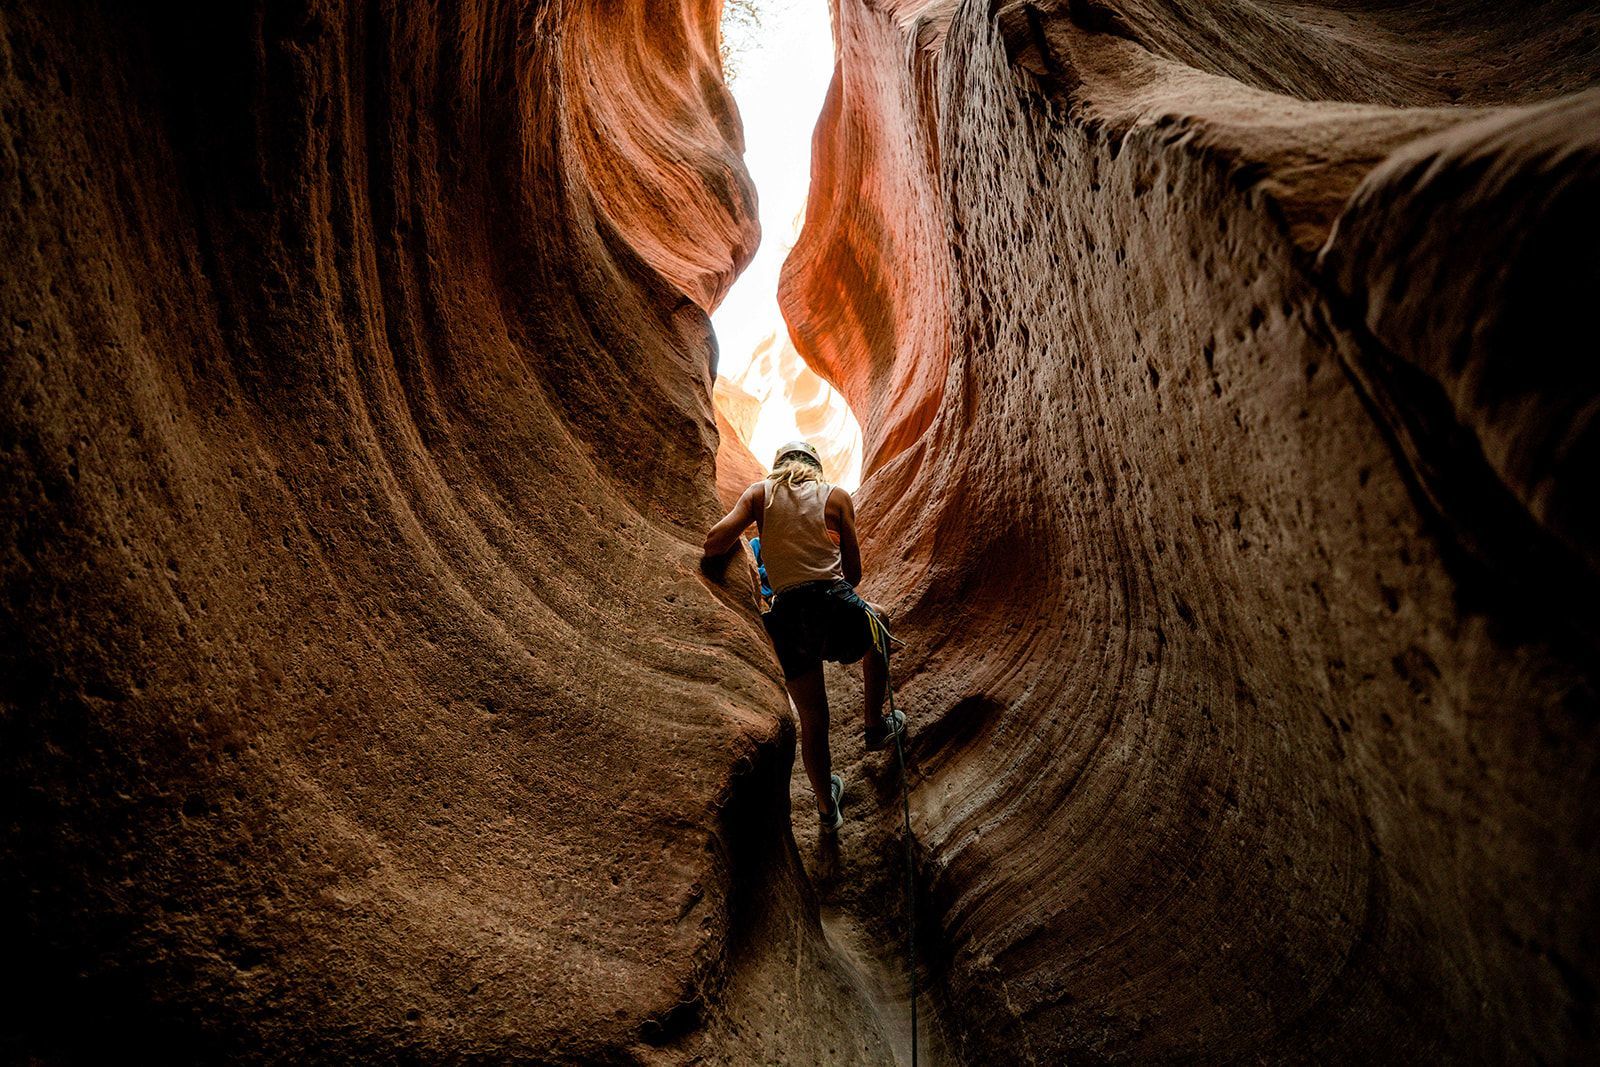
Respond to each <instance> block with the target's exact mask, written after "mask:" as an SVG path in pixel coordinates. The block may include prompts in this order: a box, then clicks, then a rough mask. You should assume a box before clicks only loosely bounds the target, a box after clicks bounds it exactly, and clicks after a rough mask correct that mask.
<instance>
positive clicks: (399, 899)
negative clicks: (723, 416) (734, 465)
mask: <svg viewBox="0 0 1600 1067" xmlns="http://www.w3.org/2000/svg"><path fill="white" fill-rule="evenodd" d="M718 6H719V5H718V4H717V3H716V2H715V0H638V2H632V3H599V4H590V3H564V2H544V3H502V2H495V0H480V2H467V3H462V4H454V5H444V6H443V7H436V6H430V5H404V4H399V5H396V4H365V5H358V4H349V3H344V2H340V0H312V2H307V3H288V4H280V3H271V4H268V3H253V4H223V5H217V4H205V3H177V4H167V5H158V6H157V7H156V8H153V9H145V8H143V7H140V8H138V9H136V8H135V7H134V6H130V5H123V4H115V3H86V4H56V3H42V2H40V3H35V2H29V0H23V2H20V3H16V4H8V5H6V7H5V10H4V12H3V13H0V144H3V146H4V147H3V151H0V210H3V212H4V215H5V224H4V226H3V227H0V258H3V261H4V264H5V278H4V282H3V284H0V321H3V323H4V326H3V330H4V337H5V348H4V353H3V357H0V375H3V378H4V383H3V386H0V456H3V464H4V473H5V477H4V481H3V496H0V575H3V584H4V590H5V598H4V601H3V606H0V783H3V785H0V790H3V794H4V802H3V804H0V810H3V812H4V818H3V820H0V901H3V910H4V911H5V914H6V916H7V925H8V935H7V938H6V941H5V944H6V948H7V951H6V958H7V971H8V982H7V986H8V988H7V996H6V998H5V1023H4V1025H3V1027H0V1049H3V1056H4V1058H5V1059H7V1060H12V1059H16V1060H18V1061H29V1062H57V1061H63V1062H108V1061H125V1060H128V1059H133V1060H147V1061H150V1062H194V1061H200V1062H213V1061H217V1060H221V1059H246V1060H254V1059H265V1060H273V1061H289V1062H308V1061H343V1062H351V1061H365V1060H385V1061H392V1060H395V1059H407V1060H419V1061H430V1062H442V1061H450V1062H456V1061H461V1060H465V1059H483V1060H489V1061H496V1062H508V1061H513V1060H518V1061H536V1062H552V1061H562V1062H580V1061H582V1062H617V1061H624V1060H626V1061H639V1062H646V1061H666V1062H673V1061H678V1060H682V1059H686V1058H689V1057H691V1056H692V1055H695V1054H697V1053H696V1052H695V1051H694V1050H695V1049H696V1048H701V1047H705V1048H708V1049H710V1050H712V1051H714V1052H715V1053H716V1054H717V1055H719V1056H721V1057H723V1058H726V1059H728V1060H732V1061H740V1060H742V1061H745V1062H749V1061H751V1060H755V1059H762V1058H767V1057H768V1056H769V1055H770V1054H771V1053H770V1049H772V1048H775V1047H781V1048H787V1049H791V1050H793V1054H794V1055H796V1056H799V1057H803V1058H807V1059H825V1058H827V1057H828V1056H829V1055H830V1054H832V1055H846V1054H848V1055H850V1056H851V1057H852V1058H867V1059H871V1058H874V1057H880V1058H881V1056H882V1054H883V1049H884V1045H883V1041H882V1038H881V1036H879V1035H878V1034H877V1031H876V1030H875V1029H873V1024H872V1022H871V1020H870V1019H868V1018H867V1017H866V1014H865V1008H864V1007H863V1006H862V1005H861V1003H860V1000H859V998H858V997H854V996H853V995H852V994H851V993H850V991H849V989H848V988H844V989H843V991H841V988H840V987H841V986H845V985H847V978H846V976H844V975H843V973H842V972H841V971H840V970H839V968H838V966H837V965H836V964H835V963H833V962H832V961H831V957H830V956H829V955H828V953H827V952H826V949H825V946H824V944H823V941H822V935H821V932H820V928H819V927H818V925H817V921H816V912H815V906H814V903H809V904H808V898H807V896H806V893H807V890H806V889H805V885H804V882H803V880H802V876H801V872H800V869H799V866H798V863H797V861H796V858H795V853H794V848H793V845H792V843H790V842H789V840H788V838H787V836H786V835H785V834H784V833H783V832H782V830H783V828H784V827H786V826H787V807H786V805H787V798H786V795H785V790H784V781H785V779H786V775H787V771H788V766H789V759H790V754H791V752H792V745H793V730H792V727H791V726H790V725H789V723H788V720H787V718H786V717H785V715H784V702H783V697H782V693H781V689H780V688H779V685H778V680H777V675H776V671H775V665H774V664H773V662H772V660H771V654H770V651H769V650H768V648H767V647H766V644H765V641H764V637H763V635H762V633H761V631H760V628H759V626H758V625H757V623H756V621H755V619H754V616H753V612H752V611H751V610H750V608H749V606H748V597H749V593H748V582H747V580H744V578H743V576H742V575H732V576H730V577H729V578H728V580H727V581H726V582H725V583H723V584H717V583H715V582H710V581H707V580H706V578H704V577H703V576H702V575H701V574H700V573H699V571H698V569H697V566H696V563H697V558H698V554H699V543H700V537H701V535H702V533H703V531H704V528H705V527H706V526H707V525H708V524H709V523H710V522H711V521H712V520H713V519H714V518H715V516H716V515H717V513H718V511H717V504H716V501H715V499H714V496H713V482H714V478H713V458H714V454H715V452H716V449H717V445H718V439H717V433H716V430H715V424H714V422H713V417H712V410H711V406H710V391H711V362H712V346H711V341H710V331H709V326H708V322H707V317H706V316H707V312H708V311H709V310H710V308H712V307H713V306H714V304H715V303H716V301H717V300H718V299H719V298H720V296H721V294H722V293H723V292H724V291H725V290H726V288H727V286H728V284H729V282H730V280H731V279H732V278H733V276H734V275H735V273H736V272H737V270H738V269H739V268H740V267H741V266H742V265H743V263H744V262H745V261H747V259H748V258H749V256H750V254H751V252H752V250H753V248H754V245H755V242H756V239H757V232H756V225H755V222H754V210H753V205H754V200H753V191H752V189H751V187H750V184H749V180H748V178H747V176H746V175H745V172H744V170H743V168H742V165H741V164H740V161H739V153H740V148H741V133H740V129H739V125H738V120H737V116H736V114H735V112H734V109H733V105H732V102H731V100H730V98H729V97H728V95H727V93H726V91H725V89H724V88H723V86H722V83H721V78H720V71H719V67H718V59H717V39H716V33H717V22H716V16H717V10H718ZM840 1050H845V1051H843V1052H841V1051H840Z"/></svg>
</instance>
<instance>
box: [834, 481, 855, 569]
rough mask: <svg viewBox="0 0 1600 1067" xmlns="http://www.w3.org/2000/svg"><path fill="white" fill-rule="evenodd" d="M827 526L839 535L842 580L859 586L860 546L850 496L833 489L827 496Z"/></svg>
mask: <svg viewBox="0 0 1600 1067" xmlns="http://www.w3.org/2000/svg"><path fill="white" fill-rule="evenodd" d="M827 519H828V525H829V526H832V527H833V528H834V530H836V531H837V532H838V534H839V562H840V563H841V564H842V565H843V566H844V580H845V581H847V582H849V583H850V584H851V585H860V584H861V545H860V544H859V543H858V542H857V541H856V504H855V501H853V500H851V499H850V494H849V493H847V492H845V491H844V490H843V489H840V488H839V487H838V486H834V487H833V492H831V493H829V494H828V510H827Z"/></svg>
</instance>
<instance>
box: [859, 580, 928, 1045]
mask: <svg viewBox="0 0 1600 1067" xmlns="http://www.w3.org/2000/svg"><path fill="white" fill-rule="evenodd" d="M866 611H867V625H868V627H869V628H870V629H871V631H872V645H873V647H874V648H876V649H877V650H878V651H879V652H880V653H882V655H883V687H884V691H885V693H886V694H887V695H888V698H889V719H890V721H891V722H893V720H894V717H895V715H896V709H895V706H894V678H893V675H892V674H891V673H890V671H889V646H890V645H893V644H896V643H898V644H904V643H905V642H903V641H900V639H899V638H897V637H895V636H894V635H893V634H891V633H890V632H889V627H888V624H887V623H885V622H884V621H883V620H882V619H880V618H879V617H878V613H877V612H875V611H873V610H872V609H871V608H868V609H866ZM905 736H906V731H905V727H903V726H902V727H901V728H900V729H898V730H896V731H895V734H894V754H895V758H896V759H897V760H898V761H899V764H900V814H901V817H902V818H903V819H904V820H905V832H906V973H907V975H908V976H909V977H910V980H911V1067H917V901H916V884H917V883H916V854H915V852H914V850H913V849H912V846H911V785H910V783H909V782H908V781H907V779H906V750H905V744H904V742H905Z"/></svg>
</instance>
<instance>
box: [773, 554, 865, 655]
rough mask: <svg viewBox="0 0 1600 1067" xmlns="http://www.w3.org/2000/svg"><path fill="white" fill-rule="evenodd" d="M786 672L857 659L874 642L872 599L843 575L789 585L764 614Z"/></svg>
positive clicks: (774, 645)
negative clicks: (869, 604)
mask: <svg viewBox="0 0 1600 1067" xmlns="http://www.w3.org/2000/svg"><path fill="white" fill-rule="evenodd" d="M762 621H763V622H765V623H766V626H767V636H768V637H770V638H772V647H773V648H775V649H777V651H778V663H779V664H780V665H782V667H783V676H784V678H786V679H787V678H793V677H795V676H797V675H801V674H804V673H805V672H806V671H809V670H813V669H814V668H817V667H820V666H822V661H823V660H825V659H826V660H832V661H833V662H835V663H854V662H855V661H856V660H858V659H860V658H861V657H862V656H864V655H866V653H867V650H868V649H870V648H871V647H872V628H871V625H870V624H869V623H868V622H867V602H866V601H864V600H862V599H861V598H860V597H858V596H856V591H855V588H854V587H853V586H852V585H851V584H850V583H849V582H847V581H845V580H844V579H843V578H841V579H839V580H838V581H835V582H807V583H805V584H804V585H797V586H795V587H794V588H792V589H785V590H784V591H783V592H781V593H779V594H778V596H777V598H776V599H775V600H774V601H773V602H772V610H771V611H769V612H767V614H766V615H765V616H764V618H763V620H762Z"/></svg>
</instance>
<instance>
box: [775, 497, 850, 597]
mask: <svg viewBox="0 0 1600 1067" xmlns="http://www.w3.org/2000/svg"><path fill="white" fill-rule="evenodd" d="M832 491H833V486H831V485H829V484H828V483H827V482H820V481H819V482H806V483H804V484H803V485H798V486H789V485H779V484H777V483H776V482H773V481H771V480H769V481H768V482H767V502H766V505H765V506H764V508H763V510H762V515H761V562H762V563H764V564H766V567H767V582H768V583H769V584H770V585H771V586H772V591H773V592H774V593H781V592H783V591H784V590H785V589H788V588H789V587H790V586H795V585H800V584H801V583H803V582H820V581H823V580H825V579H834V578H843V577H844V566H843V564H842V562H841V561H840V559H839V546H838V545H836V544H834V543H833V539H832V538H831V537H829V536H828V519H827V510H828V494H829V493H831V492H832Z"/></svg>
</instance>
